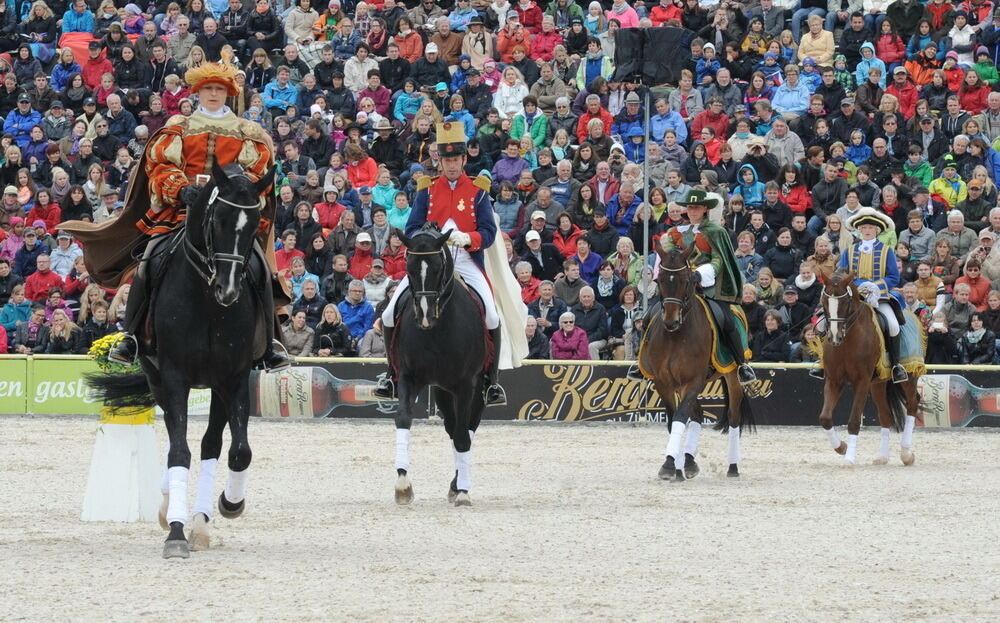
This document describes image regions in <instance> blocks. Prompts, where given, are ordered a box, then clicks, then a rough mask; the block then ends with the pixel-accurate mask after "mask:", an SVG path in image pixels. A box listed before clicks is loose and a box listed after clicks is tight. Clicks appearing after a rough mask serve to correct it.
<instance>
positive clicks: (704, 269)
mask: <svg viewBox="0 0 1000 623" xmlns="http://www.w3.org/2000/svg"><path fill="white" fill-rule="evenodd" d="M694 270H695V272H696V273H698V274H700V275H701V287H702V288H711V287H712V286H714V285H715V267H714V266H712V265H711V264H702V265H701V266H699V267H698V268H696V269H694Z"/></svg>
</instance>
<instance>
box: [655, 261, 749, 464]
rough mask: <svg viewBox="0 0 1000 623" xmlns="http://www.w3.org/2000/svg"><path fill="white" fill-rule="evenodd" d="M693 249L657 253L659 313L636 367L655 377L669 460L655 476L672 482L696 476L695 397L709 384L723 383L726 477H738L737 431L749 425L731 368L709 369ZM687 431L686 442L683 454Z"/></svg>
mask: <svg viewBox="0 0 1000 623" xmlns="http://www.w3.org/2000/svg"><path fill="white" fill-rule="evenodd" d="M693 250H694V247H693V246H690V247H688V248H687V249H684V250H680V249H671V250H670V251H664V250H663V249H661V248H657V249H656V253H657V254H658V255H659V256H660V274H659V277H657V280H656V281H657V286H658V287H659V291H660V298H661V301H662V309H661V310H660V312H659V313H655V314H650V317H648V321H647V328H646V337H645V339H644V343H643V345H642V348H641V349H640V352H639V367H640V369H641V370H643V371H644V373H645V374H646V376H651V377H652V378H653V383H654V384H655V385H656V390H657V391H658V392H659V393H660V400H662V401H663V406H664V408H665V409H666V412H667V418H668V425H669V427H670V439H669V442H668V443H667V450H666V455H667V458H666V461H664V463H663V466H662V467H661V468H660V472H659V477H660V478H662V479H663V480H670V479H673V481H674V482H683V481H684V480H685V479H690V478H694V477H695V476H696V475H697V474H698V472H699V469H698V464H697V463H696V462H695V456H696V455H697V451H698V438H699V436H700V435H701V425H702V422H703V421H704V413H703V411H702V408H701V405H699V404H698V394H700V393H701V392H702V390H704V389H705V385H706V384H707V383H708V382H709V381H713V380H715V379H716V378H718V377H719V376H722V377H723V378H724V380H725V383H724V384H723V386H724V387H725V390H726V392H725V395H726V402H727V403H728V413H729V417H728V418H719V421H718V422H717V423H716V425H715V428H716V429H717V430H722V431H726V432H728V434H729V472H728V474H727V475H728V476H730V477H734V478H735V477H738V476H739V475H740V471H739V462H740V427H741V425H742V424H745V425H747V426H748V427H751V428H752V427H753V412H752V410H751V409H750V402H749V400H744V396H743V387H742V386H741V385H740V383H739V380H738V379H737V378H736V370H735V367H734V369H733V370H732V371H730V372H728V373H726V374H722V375H720V374H719V373H718V372H716V371H715V370H714V369H713V368H712V352H711V350H712V346H713V344H712V342H713V340H712V326H711V324H710V323H711V322H712V321H711V320H710V319H709V318H708V315H707V314H706V313H705V311H704V308H703V306H702V303H701V301H700V300H699V299H700V298H701V297H700V296H698V295H697V294H696V293H695V281H694V279H693V277H692V271H691V267H690V266H689V265H688V262H687V261H688V257H689V256H690V255H691V252H692V251H693ZM685 422H687V424H686V425H685ZM685 430H686V432H687V443H686V444H685V446H684V449H683V451H682V449H681V442H682V440H683V437H684V433H685Z"/></svg>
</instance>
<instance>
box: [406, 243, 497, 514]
mask: <svg viewBox="0 0 1000 623" xmlns="http://www.w3.org/2000/svg"><path fill="white" fill-rule="evenodd" d="M450 233H451V230H448V231H445V232H443V233H442V232H441V231H440V230H439V229H438V227H437V225H436V224H433V223H430V224H426V225H424V226H423V228H422V229H420V230H419V231H418V232H417V233H415V234H414V235H413V236H412V237H410V238H407V237H406V236H403V243H404V244H405V245H406V249H407V251H406V274H407V277H408V278H409V282H410V289H409V293H408V294H407V296H409V297H410V301H409V304H406V303H405V302H404V300H405V299H400V301H399V305H400V309H401V311H400V312H398V313H399V319H398V320H397V322H396V330H395V333H394V336H393V337H394V339H393V343H392V344H389V345H387V346H388V351H389V356H390V357H394V358H395V362H396V369H397V370H398V376H399V381H398V388H399V389H398V391H399V412H398V413H397V415H396V474H397V479H396V503H397V504H409V503H410V502H412V501H413V485H412V483H411V482H410V476H409V473H408V472H409V469H410V449H409V446H410V425H411V423H412V421H413V405H414V402H415V401H416V399H417V396H418V395H419V394H420V392H422V391H423V390H424V388H425V387H427V386H428V385H433V386H434V401H435V402H436V403H437V406H438V409H440V410H441V413H442V416H443V418H444V426H445V430H447V432H448V436H449V437H451V440H452V448H453V453H454V459H455V477H454V478H453V479H452V481H451V486H450V487H449V489H448V501H449V502H453V503H454V504H455V506H471V505H472V500H471V498H470V497H469V488H470V487H471V485H472V480H471V469H472V438H473V436H474V435H475V432H476V429H477V428H478V427H479V422H480V420H481V419H482V416H483V410H484V409H485V401H484V396H483V370H484V369H485V366H486V363H487V359H488V357H489V355H490V353H489V352H488V351H489V349H488V348H487V339H488V333H487V331H486V325H485V324H484V322H483V314H482V304H481V303H480V302H479V300H478V298H477V297H476V295H475V294H474V293H473V292H471V291H470V290H469V289H468V288H467V287H465V286H464V285H463V284H462V283H461V282H458V281H456V280H455V272H454V269H455V265H454V258H453V257H452V254H451V252H450V251H449V250H448V249H447V248H446V246H445V245H447V243H448V235H449V234H450Z"/></svg>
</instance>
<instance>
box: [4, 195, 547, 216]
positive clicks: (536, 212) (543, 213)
mask: <svg viewBox="0 0 1000 623" xmlns="http://www.w3.org/2000/svg"><path fill="white" fill-rule="evenodd" d="M15 190H16V189H15ZM536 218H540V219H544V218H545V212H542V211H541V210H535V211H534V212H532V213H531V220H535V219H536Z"/></svg>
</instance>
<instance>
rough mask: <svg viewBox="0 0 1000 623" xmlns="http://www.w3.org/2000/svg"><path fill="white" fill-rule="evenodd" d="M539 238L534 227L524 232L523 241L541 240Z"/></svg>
mask: <svg viewBox="0 0 1000 623" xmlns="http://www.w3.org/2000/svg"><path fill="white" fill-rule="evenodd" d="M541 239H542V237H541V236H540V235H539V234H538V232H537V231H535V230H534V229H532V230H531V231H529V232H528V233H526V234H524V241H525V242H531V241H532V240H541Z"/></svg>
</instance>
